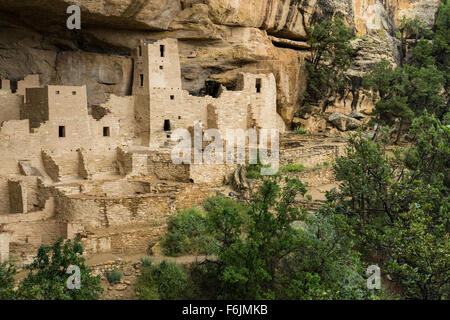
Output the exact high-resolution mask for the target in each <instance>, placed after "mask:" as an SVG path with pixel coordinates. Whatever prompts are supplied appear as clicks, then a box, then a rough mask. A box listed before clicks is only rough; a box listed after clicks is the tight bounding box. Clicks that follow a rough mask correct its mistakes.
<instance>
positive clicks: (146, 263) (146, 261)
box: [141, 257, 152, 267]
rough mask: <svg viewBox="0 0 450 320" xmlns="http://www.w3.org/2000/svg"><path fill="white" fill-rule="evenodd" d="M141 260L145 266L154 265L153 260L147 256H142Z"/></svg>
mask: <svg viewBox="0 0 450 320" xmlns="http://www.w3.org/2000/svg"><path fill="white" fill-rule="evenodd" d="M141 262H142V265H143V266H144V267H150V266H151V265H152V260H151V259H150V258H147V257H143V258H141Z"/></svg>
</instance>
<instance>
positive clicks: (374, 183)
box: [328, 113, 450, 299]
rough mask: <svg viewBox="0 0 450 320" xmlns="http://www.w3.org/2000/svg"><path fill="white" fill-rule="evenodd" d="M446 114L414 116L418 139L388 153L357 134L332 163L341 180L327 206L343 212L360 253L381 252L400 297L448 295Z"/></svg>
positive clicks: (449, 129)
mask: <svg viewBox="0 0 450 320" xmlns="http://www.w3.org/2000/svg"><path fill="white" fill-rule="evenodd" d="M449 115H450V114H447V116H445V121H444V123H442V122H441V121H439V120H438V119H436V118H435V117H433V116H430V115H429V114H427V113H425V114H424V115H423V116H421V117H419V118H416V119H415V120H414V121H413V124H412V127H411V130H410V134H411V135H412V136H414V137H415V141H416V143H415V144H414V145H412V146H411V147H408V148H405V149H403V150H394V151H393V155H392V154H389V150H387V145H386V142H387V141H386V140H385V142H378V143H375V142H373V141H371V140H367V139H364V138H363V137H362V136H361V135H357V136H354V137H353V138H352V139H351V140H350V142H349V145H348V150H347V155H346V156H345V157H341V158H339V159H338V160H337V162H336V165H335V167H334V170H335V174H336V178H337V179H338V180H339V181H340V185H339V190H338V191H334V192H332V193H330V194H329V195H328V200H329V204H328V210H331V211H333V212H334V213H335V214H343V215H344V216H346V218H347V221H348V222H349V224H350V225H351V230H352V232H350V233H349V234H351V235H352V239H353V240H354V241H355V242H356V243H357V247H358V248H359V250H360V251H361V253H363V255H364V259H365V260H369V261H370V260H374V258H375V257H378V258H380V257H381V260H382V262H383V263H384V264H385V272H388V273H391V274H392V275H394V277H395V279H396V280H397V281H399V283H400V284H402V287H403V297H404V298H415V299H448V298H449V293H450V286H449V281H448V279H449V277H450V264H449V263H450V235H449V230H450V216H449V212H450V197H449V196H450V192H449V191H450V189H449V183H448V176H449V174H450V122H449V120H450V117H449Z"/></svg>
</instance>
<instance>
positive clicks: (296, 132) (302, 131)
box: [294, 129, 308, 134]
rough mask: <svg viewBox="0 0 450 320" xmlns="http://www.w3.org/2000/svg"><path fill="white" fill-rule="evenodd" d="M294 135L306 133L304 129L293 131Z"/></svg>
mask: <svg viewBox="0 0 450 320" xmlns="http://www.w3.org/2000/svg"><path fill="white" fill-rule="evenodd" d="M294 133H295V134H308V131H306V130H304V129H298V130H295V131H294Z"/></svg>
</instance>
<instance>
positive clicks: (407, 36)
mask: <svg viewBox="0 0 450 320" xmlns="http://www.w3.org/2000/svg"><path fill="white" fill-rule="evenodd" d="M50 2H51V1H42V3H40V4H36V2H34V3H33V1H28V0H26V1H9V0H4V1H3V0H0V263H6V262H13V263H14V266H15V268H16V269H17V274H16V275H15V277H16V284H17V283H18V281H20V280H22V279H24V278H25V276H26V266H27V265H29V264H31V263H32V262H33V261H34V259H36V254H37V252H38V250H39V248H41V247H42V246H50V245H52V244H54V243H55V242H56V241H58V240H59V239H62V240H63V241H67V240H71V241H74V240H77V241H79V242H80V243H81V244H82V246H83V250H84V253H83V255H82V256H83V258H84V259H85V261H86V264H87V266H89V268H91V269H92V270H93V272H92V275H93V276H97V275H99V276H100V278H101V285H102V287H103V289H104V292H103V293H102V294H101V296H100V298H101V299H116V300H121V299H128V300H131V299H136V298H137V296H136V288H135V284H136V281H137V279H139V277H140V276H141V275H142V272H143V270H144V269H145V263H146V262H145V261H148V260H146V259H152V261H159V262H160V261H163V260H168V261H170V262H174V263H175V264H176V265H180V266H184V265H188V264H190V263H193V262H198V261H203V260H208V255H205V254H180V255H178V256H172V257H168V256H167V255H165V253H164V250H163V248H162V244H161V242H162V240H161V239H162V238H163V237H164V236H165V235H166V233H167V232H168V224H169V221H170V219H171V217H174V216H176V215H177V214H180V212H183V210H193V208H201V207H202V206H203V205H204V203H205V201H207V199H209V198H211V197H215V196H220V197H223V198H228V199H231V200H233V201H236V202H237V203H247V204H248V203H250V202H251V201H252V197H254V194H255V192H256V190H257V189H258V187H259V186H260V185H261V183H262V182H261V179H259V178H256V176H258V177H260V175H259V171H258V172H256V173H255V172H250V171H249V170H251V166H252V165H253V166H256V167H258V170H259V168H261V167H263V168H264V166H267V165H270V163H269V164H268V163H264V161H262V162H263V163H262V164H261V163H260V160H261V159H262V160H264V155H265V156H266V158H267V157H268V158H269V159H271V160H273V161H274V162H273V163H272V164H275V167H276V170H275V172H273V175H282V176H283V178H296V179H299V180H301V181H302V183H304V185H305V186H306V187H307V192H305V193H304V194H301V195H300V194H298V195H296V196H295V200H294V202H295V205H296V206H297V207H301V208H303V209H304V210H305V213H307V214H316V213H317V212H318V210H319V208H321V207H322V206H323V205H325V204H327V203H328V204H330V203H331V202H330V201H331V200H330V199H329V198H327V196H328V193H329V191H331V190H335V189H336V188H338V187H339V186H342V184H343V183H342V180H339V179H338V178H337V174H336V172H335V171H333V170H334V169H333V164H334V163H335V161H336V159H338V158H339V157H343V156H345V155H346V150H347V149H346V148H347V146H348V143H349V141H350V140H351V139H352V137H353V135H354V134H355V133H356V132H359V133H360V134H361V136H362V137H364V139H368V140H370V141H372V140H373V141H374V143H375V141H376V142H378V141H380V140H376V139H375V138H376V137H377V138H378V139H380V135H381V133H379V132H378V128H379V127H381V126H382V125H384V123H383V121H386V119H388V118H389V119H391V118H392V119H393V118H395V117H396V115H395V116H393V115H392V114H390V113H387V114H388V115H387V116H386V115H384V114H383V116H380V112H383V110H382V108H381V107H380V104H379V100H380V99H383V98H384V97H383V94H382V92H381V90H379V92H377V89H378V87H376V86H375V85H373V84H372V83H370V82H369V81H367V79H366V78H367V76H368V75H370V74H371V72H372V71H373V70H376V66H378V64H379V63H380V61H381V62H385V65H384V66H388V67H391V68H397V67H398V68H400V67H403V66H404V65H406V64H407V63H409V61H410V60H411V59H412V60H414V54H415V51H414V49H415V46H418V43H419V38H420V37H419V33H418V32H419V31H417V30H419V29H420V28H422V29H423V30H425V29H426V30H428V29H429V30H432V31H433V32H435V33H436V35H437V34H438V31H436V30H438V29H439V28H438V27H439V26H438V21H439V19H438V13H439V12H442V10H444V9H440V10H441V11H438V8H439V6H442V7H444V4H440V1H439V0H429V1H416V0H410V1H406V0H404V1H390V0H388V1H379V0H353V1H336V0H329V1H328V0H327V1H325V0H317V1H316V0H311V1H306V0H299V1H294V0H292V1H283V0H258V1H253V0H223V1H221V0H177V1H175V0H173V1H163V0H150V1H144V0H142V1H141V0H112V1H108V0H99V1H94V2H95V3H94V2H92V1H84V0H82V1H68V0H67V1H66V0H55V1H53V3H50ZM443 2H445V1H442V3H443ZM70 5H72V6H74V7H75V9H77V8H78V10H80V9H79V8H80V7H81V11H76V10H75V9H74V11H73V12H74V14H75V15H76V14H77V12H78V14H81V18H80V19H81V20H80V21H79V22H78V26H77V27H76V28H75V27H74V28H73V29H70V28H69V29H67V28H66V25H65V23H66V19H67V17H68V15H70V14H71V11H70V10H68V11H66V8H67V7H68V6H70ZM402 17H407V18H408V19H413V18H414V17H416V19H420V21H423V24H419V23H418V22H417V21H419V20H405V19H406V18H405V19H403V20H402ZM326 19H330V20H329V21H330V24H329V26H327V28H328V27H329V28H332V27H333V28H334V27H336V26H337V27H336V28H341V29H339V31H340V32H341V34H343V33H345V32H344V31H342V30H344V29H345V28H347V29H345V30H350V31H348V32H349V36H348V37H347V38H346V40H345V41H346V44H345V48H347V49H348V52H350V51H351V54H349V58H348V63H345V66H343V67H342V66H341V65H338V64H339V63H342V61H344V60H345V59H342V61H338V62H337V65H338V66H336V65H334V64H333V63H335V61H334V60H333V59H336V60H337V58H336V55H335V52H331V50H337V49H336V48H339V46H334V47H333V46H332V49H329V50H330V52H326V53H323V52H320V50H319V49H317V48H318V47H319V48H320V44H317V43H314V41H316V40H317V39H316V38H315V34H314V31H313V29H312V27H313V26H317V25H319V24H320V23H321V22H323V21H325V20H326ZM341 20H342V21H343V23H342V25H339V24H338V23H336V24H334V23H335V21H341ZM326 21H328V20H326ZM331 21H333V22H331ZM405 21H407V22H408V23H411V24H412V22H411V21H413V22H415V23H416V24H415V25H414V26H415V27H416V29H417V28H418V29H417V30H416V29H414V30H415V31H411V30H410V29H411V28H412V27H410V29H408V27H405V25H407V24H406V22H405ZM433 24H434V27H433ZM67 26H68V25H67ZM315 28H316V30H317V29H318V28H319V27H315ZM427 28H428V29H427ZM422 29H420V30H422ZM423 30H422V31H423ZM414 32H415V33H414ZM424 34H425V32H424ZM429 34H431V31H430V32H429ZM429 34H427V35H426V36H425V37H428V38H427V40H426V41H428V42H429V43H432V41H433V39H434V38H433V39H432V37H431V36H430V35H429ZM333 36H334V34H333ZM436 37H437V36H436ZM321 40H322V41H323V39H321ZM334 40H335V39H334ZM422 40H423V39H422ZM424 42H425V41H424ZM340 45H341V47H343V46H344V45H342V44H340ZM327 50H328V49H327ZM433 50H434V51H433ZM433 50H431V49H430V52H433V54H434V53H435V52H436V50H437V49H436V48H435V47H433ZM325 51H326V50H324V52H325ZM318 52H319V53H318ZM348 52H347V53H346V54H348ZM421 52H427V51H426V50H425V49H424V50H423V51H421ZM321 54H323V56H322V57H321V56H320V55H321ZM325 57H326V58H325ZM433 59H434V60H432V61H437V62H436V63H440V62H439V61H440V60H439V57H436V59H435V57H433ZM314 61H316V62H317V63H316V64H315V65H314V63H313V62H314ZM414 61H415V60H414ZM320 64H322V65H320ZM342 64H343V65H344V63H342ZM412 65H413V64H412ZM319 67H320V68H323V69H320V70H322V71H317V70H319V69H314V68H319ZM388 67H386V70H388ZM339 68H342V70H340V69H339ZM439 68H440V69H441V70H442V72H444V71H443V70H446V69H444V67H442V65H440V66H439ZM439 68H437V69H439ZM323 70H327V72H323ZM314 71H317V73H318V74H319V72H322V73H321V74H320V77H322V80H323V78H327V77H328V78H330V79H331V78H333V77H334V78H333V81H331V80H330V82H329V83H328V84H325V85H322V86H320V85H317V86H315V85H314V82H313V80H314V79H312V77H313V76H314V74H313V73H314ZM431 73H433V72H431ZM320 77H319V78H320ZM436 77H437V76H436ZM374 78H375V77H374ZM393 78H394V76H393V77H392V78H390V79H393ZM399 78H400V77H399ZM442 78H444V76H442ZM439 79H440V78H439ZM442 81H443V80H442ZM430 82H432V81H430V80H429V79H428V80H427V81H423V82H422V83H430ZM312 83H313V84H312ZM367 83H369V84H367ZM412 83H414V81H412ZM394 87H395V86H393V85H391V88H394ZM395 88H397V87H395ZM436 88H437V89H436V90H435V91H436V92H438V93H439V94H440V95H441V96H442V97H444V98H443V101H444V100H445V99H447V100H445V101H446V103H447V108H448V98H447V96H446V94H447V91H446V90H444V89H445V85H442V86H441V85H440V84H439V85H437V86H436ZM314 90H315V91H314ZM416 91H417V90H416ZM429 91H430V92H431V91H432V90H429ZM314 95H315V96H314ZM396 95H399V93H397V92H396V93H395V94H393V96H396ZM386 96H388V95H386ZM314 99H315V100H314ZM427 99H428V98H427ZM427 99H425V100H424V101H427V102H430V101H437V100H439V99H434V100H433V99H428V100H427ZM394 100H395V99H394ZM399 100H401V99H400V98H399ZM410 100H411V99H410ZM410 100H407V99H406V98H405V99H404V100H402V101H410ZM430 103H431V102H430ZM386 105H388V106H389V107H390V106H392V105H393V102H392V101H391V100H389V102H388V103H386ZM444 105H445V103H444V102H443V103H442V105H439V106H438V107H436V108H435V110H437V111H435V112H434V113H433V116H436V115H437V114H439V110H444V111H445V106H444ZM442 106H444V107H442ZM439 108H441V109H439ZM387 109H389V108H387ZM411 109H413V108H411ZM380 110H381V111H380ZM377 112H378V113H377ZM411 112H412V111H411ZM406 113H407V112H404V114H406ZM444 113H445V112H442V114H441V115H440V118H439V120H440V121H442V122H443V121H444V120H443V119H444V118H445V117H444V116H443V114H444ZM401 116H403V114H401V115H400V116H399V117H400V118H401ZM416 116H417V117H418V113H417V114H416V115H415V117H416ZM376 117H378V118H376ZM383 117H384V118H383ZM400 118H399V119H400ZM372 120H373V121H372ZM382 120H383V121H382ZM408 121H409V120H408ZM408 121H407V120H405V121H404V120H403V118H402V119H401V120H398V119H397V118H395V121H393V122H392V124H389V125H390V126H391V129H392V132H391V137H394V138H395V137H397V140H396V141H395V144H397V142H399V141H400V142H401V143H403V145H402V146H408V147H409V146H410V145H412V144H413V142H411V141H412V140H408V136H406V138H405V134H406V133H405V132H406V131H407V129H408V128H406V127H407V126H408V125H412V123H413V121H410V122H408ZM402 126H403V127H402ZM402 130H404V132H402ZM230 133H231V134H230ZM402 134H403V135H402ZM211 135H212V136H211ZM377 135H378V136H377ZM198 141H200V142H198ZM218 142H220V143H219V144H217V143H218ZM239 142H241V143H242V144H241V147H242V148H241V149H239V145H238V144H239ZM180 145H182V147H181V148H180ZM212 146H215V148H214V149H213V157H214V159H215V160H216V161H212V162H211V161H207V160H206V154H207V152H208V151H211V150H212ZM389 148H390V149H389V155H390V156H391V153H392V154H393V153H394V152H393V151H392V150H394V148H393V147H392V146H389ZM391 151H392V152H391ZM181 156H182V158H183V161H178V160H179V158H177V157H181ZM230 157H231V158H230ZM239 157H241V158H239ZM230 159H231V160H230ZM238 159H240V160H243V161H241V162H239V161H238ZM228 160H230V161H228ZM367 161H369V160H367ZM447 169H448V168H447ZM447 169H445V170H447ZM356 171H357V170H356V169H354V168H353V171H352V170H349V172H350V173H355V172H356ZM394 171H395V170H393V172H394ZM405 172H406V170H405ZM445 172H447V176H448V170H447V171H445ZM445 172H444V173H443V176H445V174H446V173H445ZM350 173H349V174H350ZM252 174H253V176H252ZM355 174H356V173H355ZM393 175H394V174H393ZM401 175H403V171H402V173H401ZM283 186H284V185H283ZM380 188H381V187H380ZM380 190H381V189H380ZM386 190H389V191H390V190H392V188H391V187H386ZM445 190H447V189H445ZM333 192H334V191H333ZM386 192H388V191H386ZM340 195H342V196H341V198H340V200H342V201H344V200H347V199H350V195H348V194H344V193H341V194H340ZM383 197H387V196H385V195H383V196H382V197H381V198H382V200H383V201H385V202H383V206H382V205H378V204H377V206H376V210H379V211H382V209H379V208H381V207H383V208H384V209H386V207H387V206H389V205H391V202H389V201H391V199H390V198H389V199H388V200H385V198H383ZM338 198H339V197H338ZM377 199H378V198H377ZM357 200H358V199H357ZM357 200H355V201H353V202H352V204H353V205H354V203H356V202H357ZM327 201H328V202H327ZM336 201H337V200H336ZM361 201H362V202H363V205H362V206H361V207H362V209H361V208H359V207H358V208H357V209H355V210H359V209H361V210H364V203H365V202H364V200H361ZM370 201H371V199H369V200H367V202H370ZM380 201H381V200H380ZM392 201H393V200H392ZM443 203H444V202H443ZM334 204H335V203H334V202H333V205H334ZM399 206H400V205H399ZM403 207H406V205H404V206H403ZM403 207H402V208H403ZM333 208H334V207H333ZM339 208H341V207H339ZM353 209H354V208H353ZM330 210H331V209H330ZM342 210H343V211H345V210H344V209H342ZM367 210H369V209H367ZM441 211H445V208H444V209H442V210H441ZM345 212H346V213H348V212H350V211H349V210H347V211H345ZM388 213H389V218H392V217H391V212H390V211H389V212H388ZM365 217H366V216H364V218H365ZM380 219H381V218H380ZM384 219H385V220H386V219H387V218H384ZM303 223H304V222H299V221H294V222H293V223H292V224H291V226H295V227H296V228H301V227H302V226H303ZM392 225H395V223H392V224H390V226H392ZM299 226H300V227H299ZM243 234H245V232H243ZM349 234H350V232H349ZM447 235H448V233H447ZM243 237H244V236H243ZM323 238H324V237H322V238H321V239H323ZM325 247H326V246H325ZM446 248H447V247H446ZM447 249H448V248H447ZM444 251H445V250H444ZM378 253H379V252H378V251H377V254H378ZM213 256H214V257H213V258H211V257H209V259H212V260H214V259H217V257H216V256H215V255H213ZM376 258H377V259H378V256H376ZM343 259H344V258H343ZM346 259H347V258H346ZM212 260H211V261H212ZM348 260H351V259H350V258H348ZM377 263H378V260H377ZM343 264H344V265H345V263H343ZM364 266H365V265H364ZM377 266H378V264H377ZM112 271H114V272H120V274H121V279H120V280H117V281H115V282H112V281H110V279H108V277H107V274H108V273H110V272H112ZM277 271H278V269H277ZM383 277H384V278H383V280H382V281H384V282H383V283H388V284H389V290H390V291H389V292H395V293H397V292H400V289H398V287H397V286H396V283H397V282H395V281H393V280H392V279H390V278H391V275H390V274H388V275H385V274H383ZM394 278H395V277H394ZM386 279H390V280H386ZM364 281H365V280H364ZM389 281H391V282H392V283H391V282H389ZM394 282H395V284H393V283H394ZM0 289H1V288H0ZM0 291H1V290H0ZM323 294H324V295H325V293H323ZM0 297H1V295H0ZM283 298H284V297H283ZM302 298H305V297H302ZM364 298H365V297H364ZM313 299H314V298H313ZM324 299H326V298H324ZM330 299H333V298H330ZM338 299H339V298H338ZM351 299H352V298H351Z"/></svg>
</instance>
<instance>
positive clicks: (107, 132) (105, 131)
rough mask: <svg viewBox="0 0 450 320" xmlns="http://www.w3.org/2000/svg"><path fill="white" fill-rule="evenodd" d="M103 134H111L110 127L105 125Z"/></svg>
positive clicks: (106, 135)
mask: <svg viewBox="0 0 450 320" xmlns="http://www.w3.org/2000/svg"><path fill="white" fill-rule="evenodd" d="M103 136H104V137H109V136H110V132H109V127H103Z"/></svg>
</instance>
